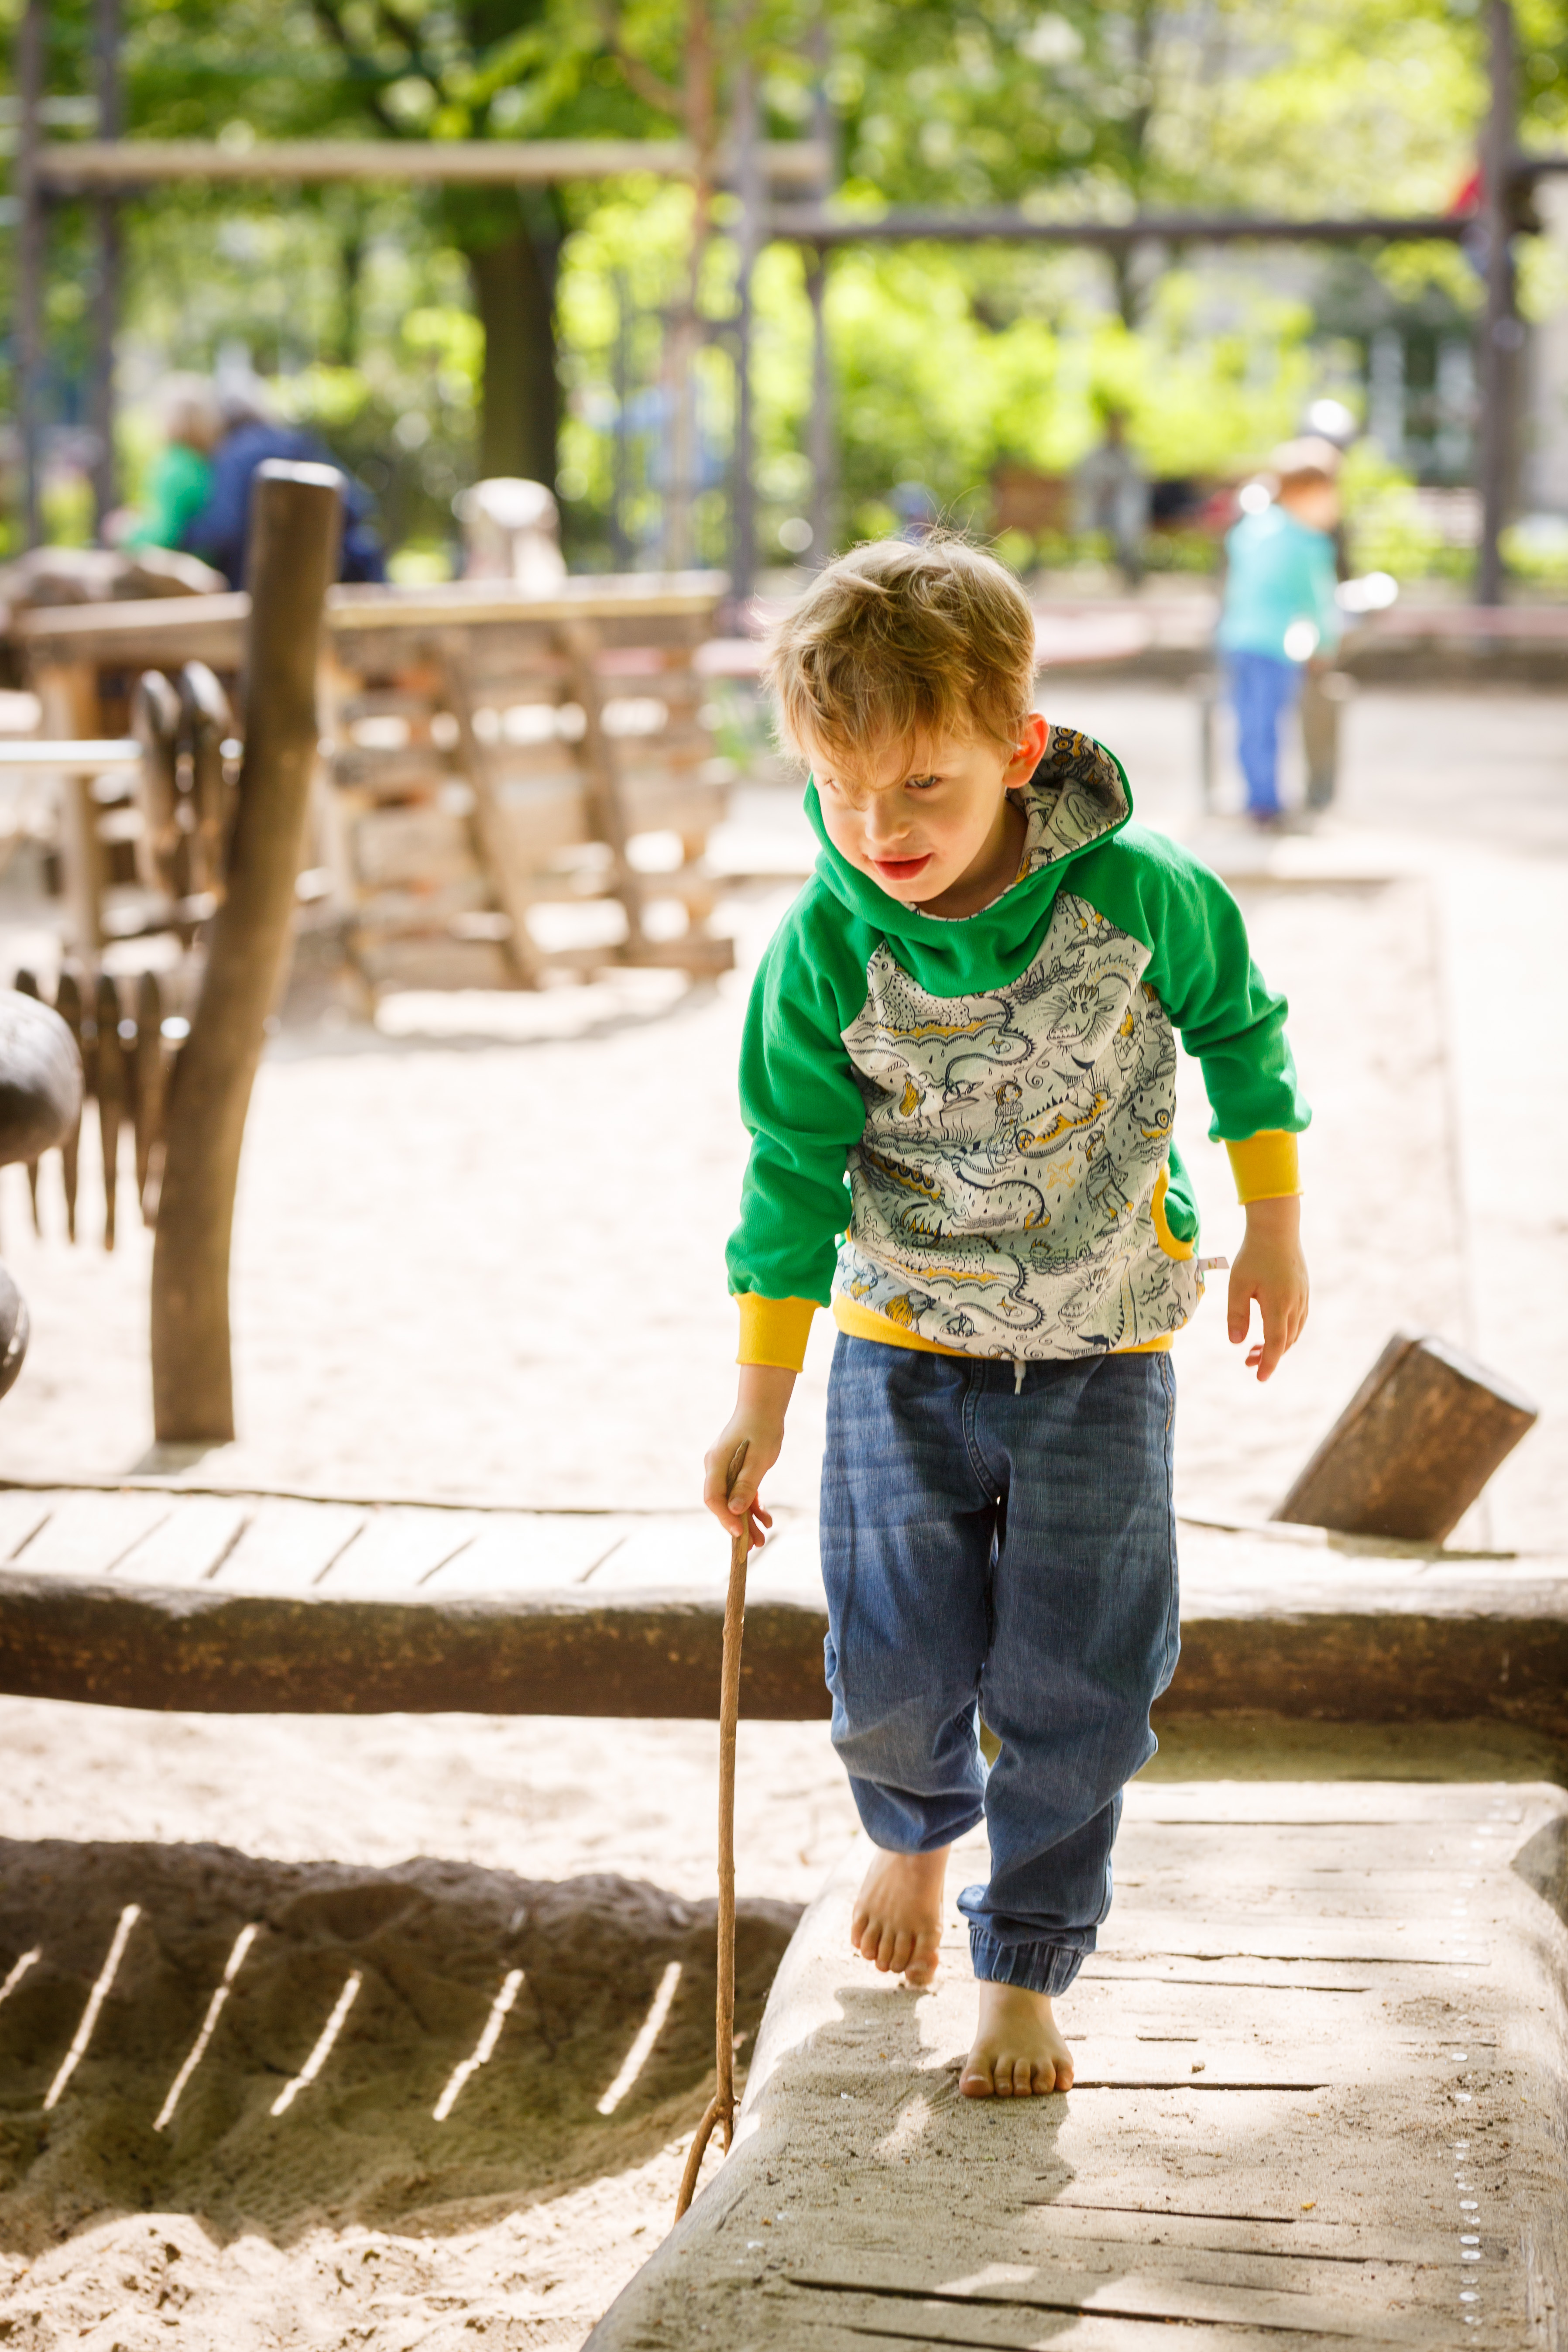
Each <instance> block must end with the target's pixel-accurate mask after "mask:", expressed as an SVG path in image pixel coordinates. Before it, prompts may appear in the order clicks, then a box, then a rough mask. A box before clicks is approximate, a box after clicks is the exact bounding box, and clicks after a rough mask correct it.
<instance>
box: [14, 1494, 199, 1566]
mask: <svg viewBox="0 0 1568 2352" xmlns="http://www.w3.org/2000/svg"><path fill="white" fill-rule="evenodd" d="M173 1510H174V1502H173V1500H172V1498H171V1497H170V1496H167V1495H157V1494H146V1493H138V1492H127V1493H121V1494H76V1495H67V1496H64V1497H63V1499H62V1500H61V1502H60V1504H59V1507H58V1509H57V1510H55V1511H52V1512H51V1513H50V1515H49V1517H48V1520H47V1524H46V1525H45V1526H44V1527H42V1528H40V1529H39V1531H38V1533H37V1535H36V1536H35V1537H34V1538H33V1539H32V1541H31V1542H30V1543H29V1544H28V1545H27V1546H26V1549H24V1550H23V1553H22V1557H21V1559H20V1560H19V1561H17V1562H16V1565H17V1566H18V1567H21V1568H25V1569H26V1572H27V1574H28V1575H29V1576H69V1577H99V1576H112V1575H113V1574H114V1571H115V1570H116V1569H117V1568H118V1567H119V1566H120V1564H121V1560H123V1559H125V1557H126V1555H127V1554H128V1553H129V1552H131V1551H132V1549H134V1548H135V1546H136V1545H137V1544H139V1543H140V1542H141V1541H142V1538H143V1537H144V1536H146V1535H149V1534H151V1532H152V1530H153V1528H154V1527H156V1526H158V1525H159V1524H160V1523H161V1522H162V1521H163V1520H164V1519H166V1518H168V1517H169V1516H170V1514H171V1513H172V1511H173Z"/></svg>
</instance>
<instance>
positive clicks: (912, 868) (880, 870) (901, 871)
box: [871, 849, 931, 882]
mask: <svg viewBox="0 0 1568 2352" xmlns="http://www.w3.org/2000/svg"><path fill="white" fill-rule="evenodd" d="M930 864H931V852H930V850H929V849H928V850H926V851H925V852H924V853H923V855H922V856H919V857H873V858H872V860H871V866H872V868H873V870H874V871H875V872H876V874H877V875H878V877H879V879H880V880H882V881H883V882H914V881H917V880H918V879H919V877H921V875H922V874H923V873H924V872H925V870H926V867H927V866H929V865H930Z"/></svg>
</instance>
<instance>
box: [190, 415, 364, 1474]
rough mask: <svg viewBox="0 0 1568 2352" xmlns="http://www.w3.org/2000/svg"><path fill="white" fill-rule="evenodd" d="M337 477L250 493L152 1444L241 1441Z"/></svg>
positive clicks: (284, 471) (278, 467)
mask: <svg viewBox="0 0 1568 2352" xmlns="http://www.w3.org/2000/svg"><path fill="white" fill-rule="evenodd" d="M341 492H342V477H341V476H340V475H339V474H338V473H337V472H336V470H335V469H334V468H333V467H330V466H305V465H289V464H286V463H283V462H282V461H280V460H277V459H269V460H268V462H267V463H266V464H264V465H263V466H261V467H259V468H258V472H257V477H256V484H255V488H254V489H253V490H252V493H251V529H250V581H249V588H250V617H249V637H248V644H247V657H246V682H245V719H246V731H245V758H244V762H243V765H242V768H241V771H240V781H239V794H238V808H237V814H236V818H235V825H234V835H233V839H232V842H231V845H230V849H229V860H228V875H227V885H226V894H225V898H224V901H223V904H222V906H221V907H220V908H219V909H218V911H217V914H216V917H215V918H214V921H213V927H212V936H211V943H210V946H209V948H208V952H207V961H206V970H205V975H204V978H203V982H202V992H201V996H200V999H199V1001H198V1003H197V1005H196V1009H195V1016H194V1018H193V1020H192V1023H191V1034H190V1036H189V1038H188V1039H187V1040H186V1042H185V1045H184V1049H183V1051H182V1053H181V1055H180V1059H179V1064H178V1067H177V1069H176V1072H175V1076H174V1083H173V1086H172V1087H171V1089H170V1097H169V1105H168V1115H167V1128H166V1140H165V1147H164V1159H163V1185H162V1190H161V1192H160V1194H159V1203H158V1229H157V1240H156V1242H155V1244H154V1246H153V1428H154V1431H155V1433H156V1435H157V1438H158V1441H159V1443H160V1444H226V1443H227V1442H228V1441H229V1440H230V1439H231V1438H232V1437H233V1435H234V1382H233V1370H232V1366H231V1361H230V1353H229V1321H228V1260H229V1237H230V1233H231V1229H232V1226H233V1223H234V1196H235V1187H236V1183H237V1179H238V1174H239V1151H240V1144H241V1142H242V1140H243V1139H244V1134H245V1118H246V1112H247V1109H248V1108H249V1105H250V1090H251V1087H252V1084H253V1083H254V1080H255V1076H256V1066H257V1063H258V1061H259V1059H260V1057H261V1046H262V1040H263V1037H264V1035H265V1028H266V1021H267V1016H268V1013H269V1012H270V1011H271V1008H272V1003H273V1000H274V998H275V996H276V995H277V992H278V988H279V981H280V978H281V974H282V968H283V959H284V956H285V953H286V952H287V949H288V945H289V931H290V926H291V923H292V919H293V912H294V883H295V877H296V876H297V875H298V873H299V870H300V848H301V845H302V841H303V837H304V827H305V815H306V809H307V805H308V802H309V796H310V776H311V771H312V769H313V767H314V765H315V759H316V660H317V653H318V649H319V646H320V641H321V614H322V610H323V607H324V604H325V602H326V593H327V588H328V584H329V583H330V582H331V580H332V579H333V578H334V576H335V575H336V572H337V562H338V540H339V533H340V531H341V529H342V497H341Z"/></svg>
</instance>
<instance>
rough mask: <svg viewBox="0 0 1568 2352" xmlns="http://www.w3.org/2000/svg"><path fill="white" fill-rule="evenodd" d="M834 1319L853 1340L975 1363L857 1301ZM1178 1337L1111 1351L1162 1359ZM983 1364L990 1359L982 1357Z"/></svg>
mask: <svg viewBox="0 0 1568 2352" xmlns="http://www.w3.org/2000/svg"><path fill="white" fill-rule="evenodd" d="M833 1319H834V1321H835V1322H836V1323H837V1326H838V1328H839V1329H840V1330H841V1331H847V1333H848V1335H849V1337H850V1339H875V1340H876V1341H877V1343H878V1345H879V1347H883V1348H913V1349H917V1350H918V1351H919V1353H920V1354H921V1355H922V1356H963V1357H965V1358H967V1359H968V1360H969V1361H970V1362H972V1363H973V1361H974V1360H975V1351H974V1350H973V1349H970V1348H944V1347H943V1346H942V1341H941V1340H940V1339H926V1338H925V1337H924V1335H923V1333H921V1332H919V1331H910V1330H906V1329H905V1328H904V1326H903V1325H902V1324H901V1323H895V1322H894V1321H893V1319H892V1318H891V1316H889V1315H879V1314H878V1313H877V1311H876V1309H875V1308H874V1307H862V1306H861V1304H860V1302H859V1300H858V1299H857V1298H845V1297H837V1298H835V1300H834V1302H833ZM1174 1337H1175V1334H1174V1332H1173V1331H1165V1332H1162V1334H1161V1336H1160V1337H1159V1339H1140V1340H1139V1341H1138V1342H1137V1343H1136V1345H1135V1346H1133V1347H1131V1348H1112V1349H1110V1353H1111V1354H1112V1355H1113V1356H1163V1354H1164V1352H1165V1350H1166V1349H1167V1348H1169V1346H1170V1344H1171V1341H1172V1340H1173V1339H1174ZM980 1360H981V1361H982V1362H984V1361H987V1360H988V1359H985V1358H984V1357H982V1358H981V1359H980Z"/></svg>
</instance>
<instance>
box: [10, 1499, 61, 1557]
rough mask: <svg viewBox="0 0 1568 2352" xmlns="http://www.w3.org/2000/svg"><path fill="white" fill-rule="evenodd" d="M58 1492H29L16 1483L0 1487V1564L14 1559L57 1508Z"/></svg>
mask: <svg viewBox="0 0 1568 2352" xmlns="http://www.w3.org/2000/svg"><path fill="white" fill-rule="evenodd" d="M60 1499H61V1498H60V1496H58V1494H38V1493H37V1492H28V1491H27V1490H26V1489H25V1488H22V1487H19V1486H7V1487H0V1567H3V1566H4V1565H5V1562H6V1561H7V1560H10V1559H14V1558H15V1557H16V1553H17V1552H18V1551H20V1549H22V1546H23V1545H24V1544H25V1543H26V1542H27V1541H28V1540H29V1538H32V1537H34V1536H36V1535H37V1532H38V1529H39V1528H41V1527H42V1526H43V1524H44V1521H45V1520H46V1519H47V1517H49V1515H50V1513H51V1512H52V1511H54V1510H55V1509H57V1508H58V1505H59V1502H60Z"/></svg>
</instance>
